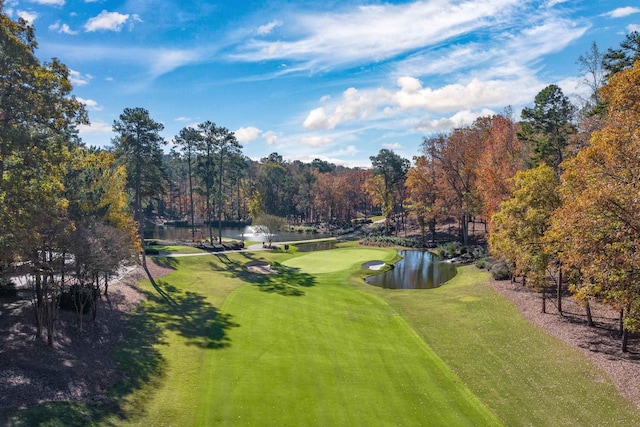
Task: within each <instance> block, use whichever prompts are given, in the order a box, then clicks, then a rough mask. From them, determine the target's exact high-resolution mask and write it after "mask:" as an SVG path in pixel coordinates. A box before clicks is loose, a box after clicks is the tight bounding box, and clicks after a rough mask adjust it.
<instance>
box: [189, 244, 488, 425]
mask: <svg viewBox="0 0 640 427" xmlns="http://www.w3.org/2000/svg"><path fill="white" fill-rule="evenodd" d="M337 254H340V256H339V257H336V255H337ZM393 256H395V254H394V251H380V250H377V249H363V250H360V249H348V250H332V251H323V252H313V253H310V254H305V255H303V256H300V257H297V258H292V259H290V260H287V261H286V262H284V263H283V265H285V266H286V267H288V268H300V269H301V271H302V272H303V273H307V274H308V273H310V272H320V271H321V272H323V273H327V272H332V271H335V269H336V265H340V266H341V268H342V269H345V268H346V269H347V270H345V273H343V274H337V273H336V274H322V275H318V276H315V278H316V280H315V283H314V286H312V287H307V288H305V289H304V294H303V295H302V296H283V295H281V294H278V293H277V292H272V293H267V292H261V291H260V289H259V288H258V287H256V286H251V285H246V286H244V287H242V288H239V289H237V290H235V291H234V292H233V293H232V294H231V295H230V297H229V298H228V299H227V301H226V302H225V304H224V307H223V313H225V314H229V315H231V317H232V318H233V319H234V321H235V322H237V324H238V325H239V327H237V328H234V329H233V330H231V331H229V338H230V343H231V345H230V346H229V347H228V348H223V349H219V350H215V351H210V352H207V354H206V359H205V361H204V363H203V366H202V381H201V387H200V390H199V400H198V409H197V418H196V424H197V425H261V426H264V425H322V426H342V425H350V426H352V425H362V426H370V425H376V426H381V425H389V426H396V425H416V426H420V425H447V426H456V425H469V426H472V425H473V426H475V425H500V422H499V421H498V420H497V419H496V418H495V416H494V415H493V414H492V413H491V412H490V411H489V410H488V409H487V408H486V407H485V406H484V405H483V404H481V403H480V401H479V400H478V399H477V398H476V397H475V396H474V395H473V394H472V393H471V392H470V391H469V390H468V389H467V388H466V387H465V386H464V385H463V384H462V383H461V382H460V381H459V380H458V378H457V377H456V376H455V375H454V374H453V373H452V372H451V370H450V369H449V368H448V367H447V366H446V365H445V364H444V363H443V362H442V361H441V360H440V359H439V358H438V357H437V356H436V355H435V354H434V353H433V352H432V351H431V350H430V348H429V347H428V346H427V345H426V344H425V343H424V341H423V340H422V339H420V338H419V337H417V335H416V334H415V332H414V331H413V330H412V329H411V328H410V327H409V326H408V325H407V323H406V322H405V321H404V320H403V319H402V318H401V317H400V316H398V313H397V312H396V311H395V310H394V309H393V308H392V307H390V306H389V305H388V304H386V303H385V302H384V301H383V300H381V299H379V298H378V297H375V296H373V295H367V294H365V293H362V292H360V291H358V290H355V289H353V288H350V287H347V286H344V283H346V280H347V275H348V273H349V272H350V271H352V270H353V266H354V265H358V264H359V263H362V262H365V261H369V260H371V259H380V258H381V257H383V258H386V259H391V258H393ZM327 260H330V261H331V265H330V266H327V264H326V263H327Z"/></svg>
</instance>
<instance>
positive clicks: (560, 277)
mask: <svg viewBox="0 0 640 427" xmlns="http://www.w3.org/2000/svg"><path fill="white" fill-rule="evenodd" d="M556 293H557V296H558V312H559V313H560V315H562V266H560V267H559V268H558V286H557V288H556Z"/></svg>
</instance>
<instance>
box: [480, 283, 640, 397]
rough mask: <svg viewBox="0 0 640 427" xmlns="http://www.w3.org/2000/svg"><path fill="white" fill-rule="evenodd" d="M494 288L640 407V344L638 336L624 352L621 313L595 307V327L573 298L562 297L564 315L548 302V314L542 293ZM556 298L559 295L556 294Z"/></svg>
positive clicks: (519, 286) (514, 286)
mask: <svg viewBox="0 0 640 427" xmlns="http://www.w3.org/2000/svg"><path fill="white" fill-rule="evenodd" d="M491 285H492V286H493V288H494V289H495V290H496V291H498V292H499V293H501V294H502V295H504V296H505V297H506V298H508V299H509V300H510V301H511V302H512V303H513V304H514V305H515V306H516V307H517V308H518V310H519V311H520V313H521V314H522V315H523V316H524V317H525V318H526V319H527V320H528V321H529V322H531V323H533V324H534V325H537V326H539V327H541V328H542V329H543V330H545V331H546V332H548V333H550V334H551V335H553V336H555V337H557V338H559V339H561V340H562V341H564V342H566V343H567V344H569V345H571V346H573V347H575V348H577V349H578V350H580V351H581V352H582V353H583V354H584V355H585V356H586V357H587V358H589V359H590V360H591V361H592V362H593V363H595V364H596V365H598V366H599V367H600V368H601V369H602V370H603V371H605V372H606V373H607V374H608V375H609V377H611V379H612V380H613V382H614V384H615V386H616V388H617V389H618V391H619V392H620V394H622V395H623V396H625V397H626V398H627V399H629V400H630V401H631V402H633V403H634V404H636V405H637V406H638V407H640V343H639V342H638V338H639V337H638V336H635V335H634V336H632V337H631V339H630V340H629V352H628V353H622V350H621V345H622V343H621V339H620V335H619V314H618V313H617V312H616V311H615V310H612V309H611V308H610V307H608V306H604V305H602V304H597V303H595V304H592V305H591V313H592V317H593V320H594V322H595V324H596V325H595V326H594V327H590V326H588V325H587V316H586V312H585V308H584V307H580V306H579V305H578V304H577V303H576V301H575V299H574V298H573V297H572V296H570V295H564V296H563V297H562V315H561V314H560V313H559V311H558V308H557V306H556V299H555V298H552V299H549V300H548V301H547V305H546V308H547V313H546V314H544V313H542V312H541V307H542V300H541V298H540V295H541V294H538V293H535V292H532V291H531V290H529V289H527V288H525V287H523V286H522V284H520V283H511V281H509V280H507V281H495V280H494V281H492V282H491ZM554 296H555V294H554Z"/></svg>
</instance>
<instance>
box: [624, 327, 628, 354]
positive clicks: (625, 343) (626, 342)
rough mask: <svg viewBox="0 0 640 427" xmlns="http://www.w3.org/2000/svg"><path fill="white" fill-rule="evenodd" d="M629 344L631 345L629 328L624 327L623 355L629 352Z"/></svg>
mask: <svg viewBox="0 0 640 427" xmlns="http://www.w3.org/2000/svg"><path fill="white" fill-rule="evenodd" d="M628 343H629V331H628V330H627V328H625V327H624V326H623V327H622V352H623V353H627V352H629V348H628Z"/></svg>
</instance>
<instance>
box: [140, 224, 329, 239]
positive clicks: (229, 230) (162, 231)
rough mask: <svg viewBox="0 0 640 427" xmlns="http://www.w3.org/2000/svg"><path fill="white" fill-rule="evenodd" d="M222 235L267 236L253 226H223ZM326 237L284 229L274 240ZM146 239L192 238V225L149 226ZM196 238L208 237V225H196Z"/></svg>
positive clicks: (261, 237) (216, 230) (146, 228)
mask: <svg viewBox="0 0 640 427" xmlns="http://www.w3.org/2000/svg"><path fill="white" fill-rule="evenodd" d="M213 237H214V239H215V238H216V237H218V229H217V228H214V229H213ZM222 237H227V238H230V239H237V240H241V239H243V238H244V240H254V241H258V242H264V241H265V240H266V239H265V236H264V235H263V234H256V233H254V232H253V229H252V228H251V227H222ZM325 237H331V236H330V235H329V234H323V233H316V234H312V233H297V232H290V231H283V232H281V233H278V234H276V235H275V236H274V237H273V241H274V242H293V241H298V240H309V239H321V238H325ZM144 238H145V239H160V240H187V241H190V240H191V227H174V226H162V225H155V226H148V227H145V230H144ZM196 238H198V239H208V238H209V229H208V228H207V227H196Z"/></svg>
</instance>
